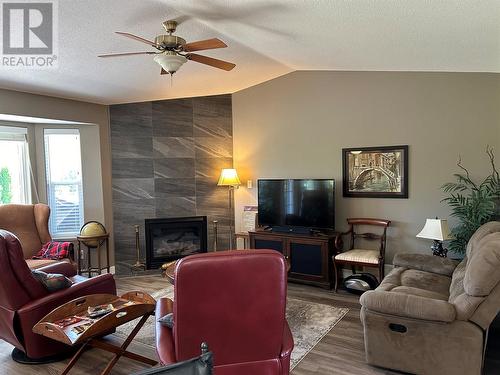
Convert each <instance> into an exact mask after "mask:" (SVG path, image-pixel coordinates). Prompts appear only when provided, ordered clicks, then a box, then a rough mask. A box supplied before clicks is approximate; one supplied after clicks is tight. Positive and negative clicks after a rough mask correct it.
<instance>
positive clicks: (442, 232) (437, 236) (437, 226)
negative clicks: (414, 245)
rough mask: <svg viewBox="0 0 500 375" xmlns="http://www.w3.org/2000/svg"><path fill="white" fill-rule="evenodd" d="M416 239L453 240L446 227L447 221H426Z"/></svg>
mask: <svg viewBox="0 0 500 375" xmlns="http://www.w3.org/2000/svg"><path fill="white" fill-rule="evenodd" d="M417 237H419V238H427V239H429V240H436V241H445V240H451V239H452V238H453V236H452V235H451V232H450V228H449V227H448V221H447V220H444V219H427V220H426V221H425V225H424V227H423V228H422V230H421V231H420V233H419V234H417Z"/></svg>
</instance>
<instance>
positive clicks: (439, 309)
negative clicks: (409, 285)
mask: <svg viewBox="0 0 500 375" xmlns="http://www.w3.org/2000/svg"><path fill="white" fill-rule="evenodd" d="M359 302H360V303H361V305H362V306H363V307H365V308H367V309H368V310H371V311H375V312H379V313H383V314H389V315H397V316H402V317H406V318H413V319H419V320H432V321H439V322H452V321H454V320H455V317H456V311H455V306H453V305H452V304H451V303H449V302H448V301H441V300H437V299H432V298H426V297H420V296H415V295H411V294H404V293H397V292H386V291H377V290H372V291H368V292H366V293H363V295H362V296H361V298H360V299H359Z"/></svg>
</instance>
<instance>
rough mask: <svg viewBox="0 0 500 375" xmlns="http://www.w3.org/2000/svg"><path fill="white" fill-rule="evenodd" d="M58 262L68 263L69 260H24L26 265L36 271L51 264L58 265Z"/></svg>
mask: <svg viewBox="0 0 500 375" xmlns="http://www.w3.org/2000/svg"><path fill="white" fill-rule="evenodd" d="M60 262H67V263H70V260H69V259H67V258H66V259H61V260H54V259H26V264H27V265H28V267H29V268H30V269H32V270H36V269H38V268H41V267H45V266H49V265H51V264H55V263H60Z"/></svg>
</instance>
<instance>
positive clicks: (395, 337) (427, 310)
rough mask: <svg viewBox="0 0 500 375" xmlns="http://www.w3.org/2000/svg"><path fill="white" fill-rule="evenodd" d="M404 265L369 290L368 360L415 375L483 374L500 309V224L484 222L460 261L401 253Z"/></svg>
mask: <svg viewBox="0 0 500 375" xmlns="http://www.w3.org/2000/svg"><path fill="white" fill-rule="evenodd" d="M394 265H395V266H396V268H395V269H394V270H392V271H391V272H390V273H389V274H388V275H387V277H386V278H385V279H384V280H383V282H382V283H381V284H380V286H379V287H378V288H377V289H376V290H374V291H369V292H366V293H364V294H363V295H362V296H361V299H360V302H361V305H362V308H361V320H362V322H363V327H364V337H365V349H366V360H367V362H368V363H369V364H371V365H375V366H380V367H386V368H390V369H394V370H399V371H404V372H409V373H413V374H421V375H426V374H439V375H447V374H453V375H458V374H467V375H475V374H480V373H481V369H482V363H483V356H484V348H485V340H486V337H487V331H488V327H489V325H490V323H491V322H492V321H493V319H494V318H495V316H496V315H497V314H498V313H499V311H500V222H497V221H495V222H489V223H487V224H485V225H483V226H482V227H481V228H479V229H478V230H477V231H476V233H475V234H474V235H473V236H472V238H471V239H470V241H469V243H468V245H467V253H466V257H465V259H464V260H463V261H462V262H460V263H458V262H455V261H453V260H450V259H446V258H439V257H435V256H432V255H420V254H418V255H417V254H398V255H396V257H395V258H394Z"/></svg>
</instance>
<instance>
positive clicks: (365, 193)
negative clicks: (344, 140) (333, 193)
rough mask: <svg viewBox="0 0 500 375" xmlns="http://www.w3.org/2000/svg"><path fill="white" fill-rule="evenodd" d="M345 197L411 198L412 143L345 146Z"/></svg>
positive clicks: (343, 156) (343, 154) (343, 158)
mask: <svg viewBox="0 0 500 375" xmlns="http://www.w3.org/2000/svg"><path fill="white" fill-rule="evenodd" d="M342 185H343V189H342V190H343V196H344V197H364V198H408V145H400V146H378V147H355V148H343V149H342Z"/></svg>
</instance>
